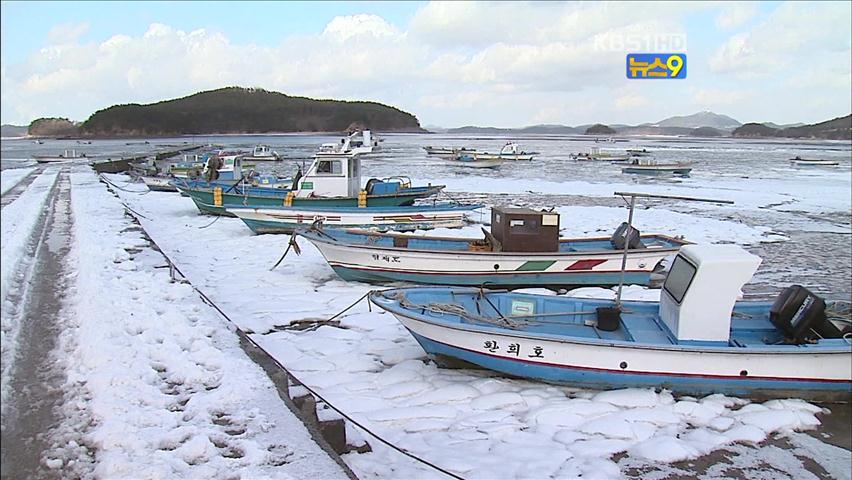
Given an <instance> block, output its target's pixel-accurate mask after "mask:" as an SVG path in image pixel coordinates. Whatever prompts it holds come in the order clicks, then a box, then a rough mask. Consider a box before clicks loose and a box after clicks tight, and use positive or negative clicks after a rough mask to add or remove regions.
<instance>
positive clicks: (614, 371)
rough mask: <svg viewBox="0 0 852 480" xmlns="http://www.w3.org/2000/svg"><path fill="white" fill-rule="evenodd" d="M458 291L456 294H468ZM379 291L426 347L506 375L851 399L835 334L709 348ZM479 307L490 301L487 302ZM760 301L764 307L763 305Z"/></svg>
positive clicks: (377, 297)
mask: <svg viewBox="0 0 852 480" xmlns="http://www.w3.org/2000/svg"><path fill="white" fill-rule="evenodd" d="M408 290H412V289H408ZM419 290H425V289H419ZM404 291H405V290H397V292H404ZM457 291H458V292H459V293H460V294H461V297H460V298H462V297H464V295H465V294H469V292H464V291H463V289H457ZM385 294H388V292H387V291H386V292H374V293H372V294H371V297H370V299H371V301H373V303H374V304H376V305H377V306H379V307H381V308H384V309H385V310H388V311H389V312H391V313H392V314H394V315H395V316H396V318H397V319H398V320H399V321H400V322H401V323H402V324H403V325H404V326H405V327H406V328H407V329H408V330H409V331H410V332H411V334H412V335H413V336H414V338H415V339H416V340H417V341H418V343H420V345H421V346H422V347H423V349H424V350H425V351H426V352H427V353H429V354H430V355H433V356H438V357H449V358H453V359H458V360H462V361H464V362H468V363H471V364H474V365H478V366H480V367H482V368H487V369H490V370H494V371H497V372H501V373H504V374H506V375H511V376H516V377H522V378H531V379H536V380H542V381H546V382H550V383H557V384H570V385H574V386H581V387H587V388H595V389H612V388H626V387H636V388H665V389H669V390H671V391H673V392H674V393H677V394H683V395H708V394H714V393H723V394H728V395H748V396H751V397H789V396H794V397H799V398H807V399H814V400H820V401H849V400H850V398H852V371H850V370H852V349H851V348H850V346H849V344H848V343H846V342H845V341H844V340H842V339H837V340H831V341H827V342H829V343H827V344H826V345H827V348H821V347H820V346H816V345H806V346H798V345H778V346H773V345H768V346H755V347H743V346H727V345H726V346H721V347H719V346H717V347H710V346H697V345H692V346H690V345H679V344H669V345H668V346H664V345H662V344H654V343H643V342H640V341H636V342H625V341H617V340H610V339H608V338H604V339H601V338H582V337H571V336H567V335H554V334H535V333H529V332H526V331H524V330H521V329H517V330H515V329H512V328H503V327H500V326H496V325H494V324H482V323H479V324H474V323H465V322H461V321H458V320H457V317H456V316H455V315H453V314H443V315H438V314H428V313H426V312H425V311H422V310H421V309H420V308H419V306H417V307H413V306H412V307H402V306H400V304H399V303H397V302H396V301H395V300H392V299H391V298H389V297H386V296H385ZM389 295H390V296H393V291H391V293H390V294H389ZM519 297H520V296H519ZM526 297H530V298H533V297H535V296H531V295H527V296H526ZM453 298H456V297H453ZM459 301H461V300H459ZM494 302H497V304H498V305H499V304H500V303H499V301H498V300H496V299H495V300H494ZM578 302H579V301H578ZM596 305H597V306H606V305H608V306H612V303H611V302H605V301H584V302H583V303H582V306H581V307H577V308H582V309H583V310H591V311H594V308H595V306H596ZM655 305H658V304H657V303H656V302H644V304H643V302H625V303H624V308H625V311H630V310H636V311H642V310H649V309H652V308H653V307H654V306H655ZM483 308H489V307H488V304H484V307H483ZM761 308H763V309H765V310H767V311H768V308H769V304H763V305H762V307H761ZM421 312H422V313H421ZM454 317H455V318H456V319H455V320H454V319H453V318H454ZM599 333H606V332H599ZM511 346H514V347H512V348H509V347H511Z"/></svg>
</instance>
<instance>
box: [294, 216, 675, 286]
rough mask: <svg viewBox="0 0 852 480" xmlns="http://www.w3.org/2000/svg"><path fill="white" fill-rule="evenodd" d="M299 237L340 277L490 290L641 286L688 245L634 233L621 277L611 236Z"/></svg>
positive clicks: (355, 233)
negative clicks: (519, 243)
mask: <svg viewBox="0 0 852 480" xmlns="http://www.w3.org/2000/svg"><path fill="white" fill-rule="evenodd" d="M553 215H554V216H555V215H556V214H553ZM637 233H638V232H637ZM298 234H299V235H300V236H302V237H304V238H306V239H307V240H309V241H310V242H311V243H313V244H314V246H316V247H317V249H318V250H319V251H320V253H322V255H323V257H325V259H326V261H327V262H328V264H329V265H330V266H331V268H332V269H334V271H335V273H337V274H338V275H339V276H340V277H341V278H343V279H344V280H348V281H358V282H369V283H377V282H378V283H381V282H396V281H404V282H414V283H425V284H437V285H468V286H481V285H484V286H486V287H489V288H509V287H512V288H519V287H547V288H559V287H566V286H573V285H616V284H618V283H619V281H621V280H623V281H624V282H626V283H630V284H642V285H647V284H648V283H649V282H650V279H651V274H652V273H653V272H654V271H655V270H657V269H660V268H661V265H660V264H661V262H662V260H663V259H665V258H666V257H668V256H673V255H674V254H676V253H677V251H678V249H680V247H681V246H682V245H685V244H687V243H689V242H687V241H685V240H682V239H679V238H674V237H670V236H667V235H660V234H651V235H641V236H640V237H639V239H640V240H639V242H640V243H641V245H634V246H633V248H630V249H629V250H628V252H627V256H626V258H627V260H626V263H625V270H624V275H623V277H622V270H621V262H622V256H623V253H624V251H623V247H619V246H618V244H617V242H616V240H615V238H616V235H617V234H616V235H613V237H594V238H563V239H560V240H559V241H558V242H554V243H556V244H557V245H556V246H555V248H554V249H553V251H544V252H530V251H525V252H519V251H507V250H505V249H504V248H503V247H502V246H498V245H499V243H500V242H499V241H498V242H494V238H493V235H491V234H490V233H488V232H486V235H485V239H484V240H483V239H475V238H463V237H437V236H419V235H417V236H414V235H400V234H395V233H379V232H370V231H363V230H329V231H321V230H317V229H308V230H301V231H299V232H298ZM386 258H391V259H393V261H392V262H388V261H386V260H385V259H386Z"/></svg>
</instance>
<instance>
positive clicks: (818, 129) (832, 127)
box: [776, 115, 852, 140]
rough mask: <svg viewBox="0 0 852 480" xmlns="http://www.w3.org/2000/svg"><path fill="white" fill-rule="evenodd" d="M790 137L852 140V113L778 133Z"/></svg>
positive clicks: (780, 135)
mask: <svg viewBox="0 0 852 480" xmlns="http://www.w3.org/2000/svg"><path fill="white" fill-rule="evenodd" d="M776 135H777V136H779V137H790V138H826V139H830V140H852V115H847V116H845V117H837V118H834V119H831V120H828V121H826V122H820V123H815V124H813V125H803V126H800V127H791V128H784V129H782V130H781V131H779V132H778V133H777V134H776Z"/></svg>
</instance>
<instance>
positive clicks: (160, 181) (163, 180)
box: [139, 175, 178, 192]
mask: <svg viewBox="0 0 852 480" xmlns="http://www.w3.org/2000/svg"><path fill="white" fill-rule="evenodd" d="M139 178H140V179H142V182H144V183H145V186H146V187H148V190H151V191H153V192H177V191H178V190H177V187H175V185H174V178H172V177H158V176H156V175H143V176H140V177H139Z"/></svg>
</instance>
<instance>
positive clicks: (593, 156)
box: [569, 147, 630, 162]
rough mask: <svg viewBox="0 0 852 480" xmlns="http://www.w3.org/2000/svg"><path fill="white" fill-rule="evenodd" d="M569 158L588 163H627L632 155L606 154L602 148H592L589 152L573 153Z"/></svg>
mask: <svg viewBox="0 0 852 480" xmlns="http://www.w3.org/2000/svg"><path fill="white" fill-rule="evenodd" d="M569 156H570V157H571V158H573V159H574V160H588V161H607V162H626V161H628V160H630V155H622V154H618V153H612V152H605V151H602V150H601V149H600V147H591V148H589V151H588V152H580V153H573V154H571V155H569Z"/></svg>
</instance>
